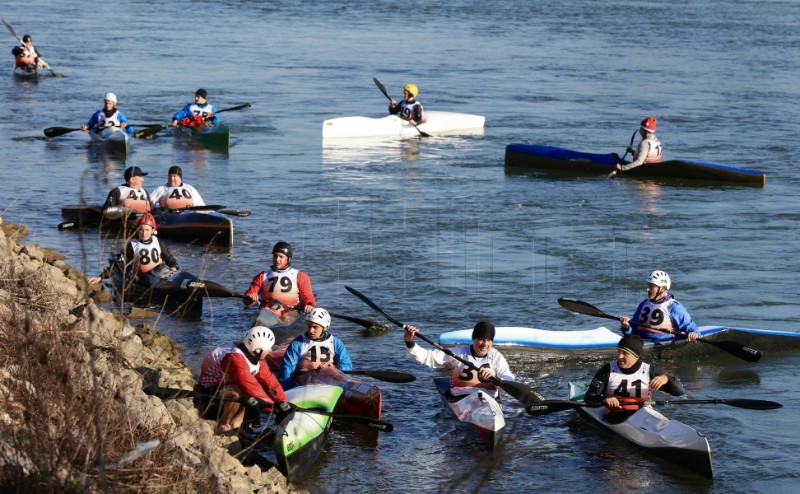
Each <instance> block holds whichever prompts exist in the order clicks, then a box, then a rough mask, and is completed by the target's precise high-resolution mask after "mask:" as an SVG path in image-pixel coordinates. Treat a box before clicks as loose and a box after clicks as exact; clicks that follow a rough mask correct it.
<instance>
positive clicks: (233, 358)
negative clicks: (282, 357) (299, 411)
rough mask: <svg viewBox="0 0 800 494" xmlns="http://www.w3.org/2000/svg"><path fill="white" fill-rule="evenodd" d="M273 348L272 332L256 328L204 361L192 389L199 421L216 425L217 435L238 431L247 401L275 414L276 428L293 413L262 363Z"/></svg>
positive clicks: (216, 350) (277, 384)
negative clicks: (208, 421) (249, 400)
mask: <svg viewBox="0 0 800 494" xmlns="http://www.w3.org/2000/svg"><path fill="white" fill-rule="evenodd" d="M274 344H275V335H274V334H273V333H272V330H270V329H269V328H267V327H264V326H255V327H253V328H250V330H248V331H247V333H245V335H244V338H242V340H241V341H233V342H230V343H226V344H224V345H221V346H218V347H217V348H215V349H214V350H212V351H211V353H210V354H209V355H208V356H207V357H206V358H205V360H203V364H202V365H201V367H200V377H199V378H198V385H197V387H196V388H195V393H196V395H195V396H196V400H195V405H196V406H197V408H198V410H199V411H200V414H201V417H203V418H205V419H208V420H216V421H217V425H216V428H215V430H214V432H215V433H216V434H230V433H235V432H237V431H238V429H239V428H240V427H241V426H242V423H243V422H244V419H245V412H246V411H247V407H246V406H245V404H244V403H242V401H244V400H246V399H247V398H250V397H253V398H257V399H258V400H261V401H262V402H265V403H266V406H264V407H263V410H264V412H266V413H274V414H275V423H276V424H277V423H280V422H282V421H283V418H284V417H286V415H288V414H289V413H291V411H292V410H294V408H295V406H294V405H292V404H291V403H289V402H288V399H287V398H286V393H284V392H283V388H282V387H281V384H280V383H279V382H278V379H277V378H276V377H275V375H274V374H273V373H272V371H270V370H269V367H268V366H267V364H266V362H265V361H264V359H265V358H267V355H269V352H270V351H271V350H272V345H274ZM272 405H274V406H272ZM255 420H258V414H256V415H255Z"/></svg>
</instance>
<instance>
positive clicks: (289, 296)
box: [261, 266, 300, 310]
mask: <svg viewBox="0 0 800 494" xmlns="http://www.w3.org/2000/svg"><path fill="white" fill-rule="evenodd" d="M299 273H300V271H299V270H297V269H295V268H292V267H289V268H286V269H274V267H273V266H270V267H269V268H267V270H266V271H264V281H263V283H261V296H262V299H263V302H262V304H263V305H264V306H268V305H269V302H270V301H272V300H276V301H278V302H280V303H281V304H283V305H298V304H299V303H300V289H299V288H298V286H297V275H298V274H299ZM285 310H291V309H285Z"/></svg>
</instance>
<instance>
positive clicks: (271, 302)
mask: <svg viewBox="0 0 800 494" xmlns="http://www.w3.org/2000/svg"><path fill="white" fill-rule="evenodd" d="M292 255H293V250H292V246H291V245H289V244H288V243H286V242H283V241H280V242H277V243H276V244H275V245H274V246H273V247H272V264H271V265H270V266H269V268H267V269H266V270H265V271H262V272H260V273H258V274H257V275H256V276H255V277H254V278H253V281H251V282H250V287H249V288H248V289H247V292H245V294H244V303H245V304H247V305H253V304H255V303H257V302H258V298H259V295H261V308H262V309H264V308H266V309H268V310H269V311H270V312H272V313H273V314H274V315H275V316H276V317H279V318H282V319H283V320H288V319H291V320H294V318H295V317H293V316H296V312H295V310H294V309H292V308H290V307H287V306H288V305H291V306H295V307H297V306H299V307H301V308H302V311H303V312H304V313H306V314H308V313H309V312H311V309H313V308H314V307H316V306H317V301H316V299H315V298H314V292H313V290H312V289H311V279H310V278H309V277H308V274H306V273H305V272H303V271H300V270H299V269H297V268H293V267H292Z"/></svg>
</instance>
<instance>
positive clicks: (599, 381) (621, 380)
mask: <svg viewBox="0 0 800 494" xmlns="http://www.w3.org/2000/svg"><path fill="white" fill-rule="evenodd" d="M643 348H644V344H643V342H642V339H641V338H640V337H639V336H638V335H625V336H623V337H622V339H621V340H619V343H618V344H617V358H616V359H614V360H612V361H611V362H609V363H607V364H605V365H604V366H603V367H601V368H600V370H598V371H597V373H596V374H595V375H594V378H592V382H591V384H590V385H589V389H588V391H586V395H585V396H584V401H586V403H588V404H590V405H594V406H601V405H605V406H606V415H605V417H604V418H603V420H605V421H607V422H610V423H615V424H618V423H620V422H623V421H625V420H626V419H627V418H628V417H630V416H631V415H633V414H634V413H636V411H637V410H639V408H641V407H642V406H647V402H648V401H649V400H650V394H651V390H656V389H657V390H660V391H663V392H665V393H669V394H671V395H673V396H681V395H683V394H684V393H685V391H684V389H683V384H681V382H680V380H678V378H676V377H673V376H670V375H667V374H666V373H663V372H657V371H656V370H655V369H654V368H653V367H652V366H651V365H650V364H647V363H645V362H642V360H641V358H640V357H641V355H642V350H643Z"/></svg>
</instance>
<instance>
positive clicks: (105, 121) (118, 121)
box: [81, 93, 133, 135]
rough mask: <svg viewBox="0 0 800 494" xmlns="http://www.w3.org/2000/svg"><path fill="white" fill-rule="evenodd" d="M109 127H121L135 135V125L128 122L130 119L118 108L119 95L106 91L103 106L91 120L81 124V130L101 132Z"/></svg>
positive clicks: (129, 133)
mask: <svg viewBox="0 0 800 494" xmlns="http://www.w3.org/2000/svg"><path fill="white" fill-rule="evenodd" d="M109 127H119V128H120V129H123V130H124V131H125V133H127V134H128V135H133V127H131V126H130V125H129V124H128V119H127V118H126V117H125V115H124V114H123V113H122V112H121V111H119V110H117V95H116V94H114V93H106V95H105V97H103V108H102V109H101V110H97V111H96V112H94V113H93V114H92V116H91V117H90V118H89V121H88V122H86V124H85V125H82V126H81V130H82V131H84V132H88V131H90V130H91V131H94V132H95V133H96V134H99V133H100V132H102V131H103V130H104V129H107V128H109Z"/></svg>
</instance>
